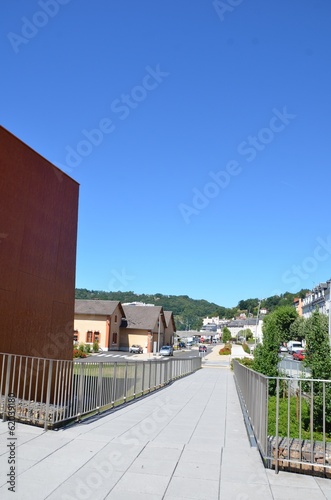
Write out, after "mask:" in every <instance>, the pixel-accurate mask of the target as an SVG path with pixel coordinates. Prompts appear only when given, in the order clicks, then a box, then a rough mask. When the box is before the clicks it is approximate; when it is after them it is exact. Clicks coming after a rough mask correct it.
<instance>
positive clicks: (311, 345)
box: [304, 309, 331, 380]
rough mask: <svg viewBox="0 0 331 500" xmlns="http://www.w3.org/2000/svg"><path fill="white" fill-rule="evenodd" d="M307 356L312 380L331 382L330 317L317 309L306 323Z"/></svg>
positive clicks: (306, 363) (306, 360)
mask: <svg viewBox="0 0 331 500" xmlns="http://www.w3.org/2000/svg"><path fill="white" fill-rule="evenodd" d="M305 337H306V355H305V360H304V363H305V365H307V366H309V368H310V370H311V376H312V378H317V379H323V380H331V353H330V341H329V331H328V317H327V316H326V315H325V314H321V313H320V312H319V311H318V310H317V309H316V310H315V311H314V312H313V314H312V315H311V317H310V318H308V319H307V320H306V323H305Z"/></svg>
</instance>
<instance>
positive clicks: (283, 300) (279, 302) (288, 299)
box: [261, 288, 309, 312]
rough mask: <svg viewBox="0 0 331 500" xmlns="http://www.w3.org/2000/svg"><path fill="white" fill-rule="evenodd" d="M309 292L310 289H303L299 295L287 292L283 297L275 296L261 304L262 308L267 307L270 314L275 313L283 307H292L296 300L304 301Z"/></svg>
mask: <svg viewBox="0 0 331 500" xmlns="http://www.w3.org/2000/svg"><path fill="white" fill-rule="evenodd" d="M307 292H309V290H308V289H306V288H303V289H301V290H300V291H299V292H297V293H290V292H285V293H284V294H281V295H273V296H272V297H268V298H267V299H264V300H263V301H262V302H261V307H265V308H266V309H268V312H273V311H275V309H277V308H279V307H283V306H292V305H293V300H294V299H295V298H301V299H303V298H304V297H305V296H306V293H307Z"/></svg>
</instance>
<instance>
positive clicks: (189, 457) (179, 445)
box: [0, 346, 331, 500]
mask: <svg viewBox="0 0 331 500" xmlns="http://www.w3.org/2000/svg"><path fill="white" fill-rule="evenodd" d="M218 350H219V346H215V347H214V348H213V352H212V353H211V354H208V355H207V356H205V358H204V359H203V367H204V368H203V369H202V370H199V371H198V372H196V373H195V374H193V375H190V376H188V377H185V378H183V379H181V380H178V381H176V382H174V383H173V384H171V385H169V386H167V387H166V388H164V389H162V390H160V391H158V392H156V393H153V394H151V395H149V396H147V397H145V398H143V399H140V400H137V401H136V402H134V403H131V404H129V405H127V406H125V407H122V408H121V409H117V410H116V411H113V412H111V413H109V414H108V415H105V416H103V417H98V418H95V419H94V420H90V421H89V422H85V423H81V424H75V425H72V426H70V427H68V428H66V429H63V430H59V431H47V432H44V431H43V430H42V429H39V428H36V427H30V426H27V425H23V424H16V431H15V432H16V438H17V440H16V441H15V459H16V470H15V472H16V479H15V493H12V492H10V491H8V486H9V485H8V484H6V481H7V474H8V473H9V471H10V465H9V464H8V459H9V450H10V448H9V447H8V443H10V442H12V441H13V439H12V437H11V436H9V429H8V424H7V423H6V422H1V423H0V498H1V499H2V500H7V499H15V500H25V499H26V500H30V499H33V500H44V499H49V500H73V499H80V500H88V499H93V500H101V499H111V500H131V499H134V500H161V499H165V500H181V499H192V500H194V499H196V500H217V499H224V500H271V499H274V500H278V499H279V500H287V499H288V500H290V499H291V500H296V499H300V500H322V499H323V500H325V499H330V500H331V481H330V480H328V479H319V478H313V477H311V476H302V475H297V474H290V473H284V472H280V473H279V474H278V475H276V474H275V472H274V471H271V470H266V469H264V467H263V464H262V461H261V459H260V456H259V453H258V451H257V449H256V448H251V447H250V444H249V440H248V438H247V433H246V429H245V426H244V421H243V417H242V413H241V408H240V404H239V400H238V396H237V392H236V388H235V384H234V379H233V373H232V372H231V371H230V369H229V358H227V359H223V357H220V356H219V355H218ZM234 355H235V354H234ZM220 358H221V359H220ZM165 362H167V361H165ZM217 363H219V364H218V366H217Z"/></svg>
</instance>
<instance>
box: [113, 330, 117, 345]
mask: <svg viewBox="0 0 331 500" xmlns="http://www.w3.org/2000/svg"><path fill="white" fill-rule="evenodd" d="M113 344H117V332H116V333H113Z"/></svg>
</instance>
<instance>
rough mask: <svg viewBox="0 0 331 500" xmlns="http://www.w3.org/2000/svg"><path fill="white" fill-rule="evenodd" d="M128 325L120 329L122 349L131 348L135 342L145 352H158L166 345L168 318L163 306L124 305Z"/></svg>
mask: <svg viewBox="0 0 331 500" xmlns="http://www.w3.org/2000/svg"><path fill="white" fill-rule="evenodd" d="M123 310H124V314H125V318H126V321H127V326H126V327H125V328H124V327H122V328H121V329H120V349H121V350H129V348H130V346H132V345H134V344H138V345H140V346H141V347H142V348H143V350H144V352H148V353H150V352H154V351H155V352H157V351H158V349H159V348H160V347H162V346H163V345H165V343H166V338H165V332H166V328H167V323H166V318H165V314H164V311H163V307H161V306H153V307H151V306H134V305H129V306H123Z"/></svg>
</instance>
